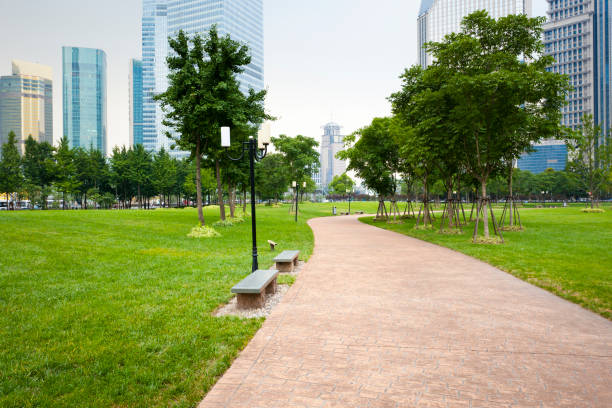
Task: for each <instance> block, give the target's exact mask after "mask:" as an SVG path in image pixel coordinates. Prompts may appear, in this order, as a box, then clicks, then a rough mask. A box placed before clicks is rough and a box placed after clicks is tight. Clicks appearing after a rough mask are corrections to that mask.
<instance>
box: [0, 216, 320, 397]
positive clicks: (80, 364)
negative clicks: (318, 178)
mask: <svg viewBox="0 0 612 408" xmlns="http://www.w3.org/2000/svg"><path fill="white" fill-rule="evenodd" d="M324 212H325V211H322V210H321V209H316V208H313V209H311V210H309V211H308V214H310V215H309V216H315V215H318V214H323V213H324ZM217 213H218V208H209V209H207V210H206V218H207V220H208V222H214V221H216V220H218V215H217ZM257 215H258V225H259V228H258V233H259V234H258V241H259V249H260V266H261V267H264V268H267V267H269V266H270V265H272V258H273V257H274V253H272V252H271V251H270V250H269V247H268V245H267V243H266V241H267V240H268V239H272V240H274V241H276V242H277V243H278V244H279V246H278V247H277V250H278V249H280V250H283V249H299V250H301V251H302V254H303V257H308V256H309V255H310V254H311V253H312V248H313V236H312V232H311V230H310V228H308V226H307V225H306V223H305V221H304V219H305V217H306V213H305V214H303V215H302V217H301V218H300V222H298V223H297V224H296V223H295V222H294V221H293V219H292V218H291V217H290V215H289V214H288V207H284V208H270V207H260V209H259V210H258V214H257ZM196 222H197V215H196V212H195V210H193V209H184V210H160V209H158V210H154V211H137V210H131V211H66V212H62V211H32V212H30V211H20V212H15V213H13V212H6V211H5V212H2V213H0V231H1V233H0V236H1V237H2V238H1V239H0V242H1V243H2V244H1V246H0V406H2V407H30V406H59V407H62V406H63V407H91V406H130V407H154V406H158V407H167V406H178V407H189V406H194V405H195V404H196V403H197V402H198V401H199V400H200V399H201V398H202V397H203V396H204V395H205V393H206V391H207V390H208V389H209V388H210V387H211V385H212V384H213V383H214V382H215V381H216V379H217V377H218V376H219V375H221V374H222V373H223V372H224V371H225V369H226V368H227V367H229V365H230V363H231V361H232V360H233V358H234V357H235V356H236V355H237V353H238V352H239V350H241V349H242V348H243V347H244V346H245V345H246V344H247V343H248V341H249V340H250V339H251V338H252V336H253V335H254V334H255V332H256V330H257V329H258V328H259V327H260V325H261V323H262V320H261V319H238V318H232V317H212V316H211V312H212V311H213V310H214V309H215V308H216V307H217V306H219V304H222V303H225V302H227V301H228V299H229V298H230V288H231V287H232V286H233V285H234V284H235V283H237V282H238V281H240V279H242V278H243V277H244V276H246V275H247V274H248V273H249V272H250V267H251V232H250V231H251V229H250V218H249V219H248V220H247V222H245V223H242V224H239V225H236V226H233V227H229V228H227V227H226V228H217V230H218V231H219V232H220V233H221V234H222V237H220V238H214V239H201V240H198V239H193V238H188V237H187V233H189V231H190V229H191V228H192V227H193V226H194V225H195V224H196Z"/></svg>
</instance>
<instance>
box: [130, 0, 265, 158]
mask: <svg viewBox="0 0 612 408" xmlns="http://www.w3.org/2000/svg"><path fill="white" fill-rule="evenodd" d="M213 24H216V25H217V28H218V31H219V33H220V34H221V35H225V34H229V35H230V36H231V37H232V39H234V40H237V41H240V42H242V43H244V44H247V45H248V47H249V51H250V53H251V57H252V61H251V64H249V65H248V66H247V67H245V71H244V73H242V74H240V75H239V77H238V79H239V81H240V89H241V90H242V91H243V92H245V93H246V92H248V89H249V88H253V89H254V90H256V91H260V90H262V89H264V82H263V75H264V71H263V0H143V18H142V83H143V145H144V147H145V148H146V149H147V150H159V149H161V147H162V146H163V147H165V148H166V149H167V150H169V146H170V144H171V141H170V140H169V139H168V138H167V137H166V135H165V132H166V131H167V129H164V128H163V127H162V120H163V112H162V110H161V108H160V105H159V103H157V102H155V101H154V100H153V95H155V94H159V93H162V92H164V91H165V90H166V89H167V87H168V79H167V77H168V68H167V65H166V57H167V55H168V52H169V48H168V37H169V36H172V37H174V36H176V35H177V34H178V32H179V30H183V31H185V32H186V33H187V34H189V35H194V34H200V35H202V36H205V35H207V33H208V30H209V29H210V27H211V26H212V25H213ZM176 154H178V155H180V154H181V153H180V152H177V153H176Z"/></svg>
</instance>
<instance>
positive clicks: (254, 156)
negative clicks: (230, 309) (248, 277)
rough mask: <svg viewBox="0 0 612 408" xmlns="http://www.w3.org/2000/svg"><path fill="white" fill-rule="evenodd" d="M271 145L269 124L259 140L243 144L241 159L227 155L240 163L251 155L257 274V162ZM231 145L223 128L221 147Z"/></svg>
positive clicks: (228, 134)
mask: <svg viewBox="0 0 612 408" xmlns="http://www.w3.org/2000/svg"><path fill="white" fill-rule="evenodd" d="M269 144H270V127H269V125H268V124H267V123H264V125H262V129H260V131H259V133H258V136H257V140H255V139H253V136H249V139H248V140H247V141H246V142H242V153H241V154H240V157H236V158H234V157H231V156H230V155H229V154H227V157H228V158H229V159H230V160H233V161H238V160H242V158H243V157H244V155H245V153H248V155H249V167H250V181H251V236H252V239H253V264H252V267H251V272H255V271H256V270H257V269H259V264H258V262H257V221H256V218H255V161H256V160H257V161H259V160H261V159H263V158H264V157H265V156H266V154H267V152H268V145H269ZM230 145H231V141H230V128H229V127H226V126H224V127H222V128H221V146H222V147H225V148H229V147H230Z"/></svg>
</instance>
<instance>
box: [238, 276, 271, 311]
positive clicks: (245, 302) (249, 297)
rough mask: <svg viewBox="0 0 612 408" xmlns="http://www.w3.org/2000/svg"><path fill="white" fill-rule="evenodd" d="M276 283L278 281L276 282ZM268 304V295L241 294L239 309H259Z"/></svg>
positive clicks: (262, 293) (239, 296)
mask: <svg viewBox="0 0 612 408" xmlns="http://www.w3.org/2000/svg"><path fill="white" fill-rule="evenodd" d="M275 281H276V280H275ZM265 303H266V294H265V292H264V291H262V292H261V293H239V294H238V309H259V308H261V307H263V306H264V305H265Z"/></svg>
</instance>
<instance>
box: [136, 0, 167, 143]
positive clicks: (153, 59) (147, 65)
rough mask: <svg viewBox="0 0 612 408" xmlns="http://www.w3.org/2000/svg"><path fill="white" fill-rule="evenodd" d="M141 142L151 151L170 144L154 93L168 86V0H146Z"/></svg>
mask: <svg viewBox="0 0 612 408" xmlns="http://www.w3.org/2000/svg"><path fill="white" fill-rule="evenodd" d="M142 4H143V10H142V11H143V13H142V144H143V146H144V148H145V149H147V150H149V151H157V150H159V149H161V147H162V146H165V147H168V144H169V140H168V138H167V137H166V136H165V134H164V129H162V124H161V122H162V118H163V114H162V111H161V108H160V106H159V103H157V102H155V101H154V100H153V96H154V95H156V94H159V93H162V92H164V91H166V89H167V88H168V68H167V66H166V57H167V56H168V0H143V3H142Z"/></svg>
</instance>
